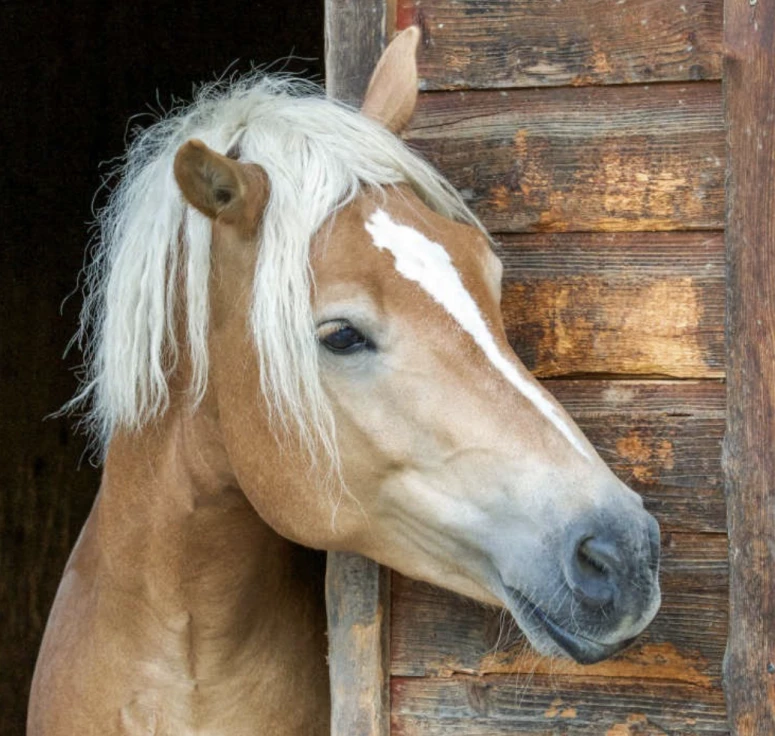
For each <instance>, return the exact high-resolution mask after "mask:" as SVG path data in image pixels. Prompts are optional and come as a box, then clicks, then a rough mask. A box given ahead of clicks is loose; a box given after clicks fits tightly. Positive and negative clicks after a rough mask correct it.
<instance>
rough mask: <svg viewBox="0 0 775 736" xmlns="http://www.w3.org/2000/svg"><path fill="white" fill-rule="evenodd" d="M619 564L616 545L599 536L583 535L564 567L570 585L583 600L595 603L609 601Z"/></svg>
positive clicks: (611, 597)
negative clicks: (565, 567)
mask: <svg viewBox="0 0 775 736" xmlns="http://www.w3.org/2000/svg"><path fill="white" fill-rule="evenodd" d="M621 566H622V560H621V557H620V555H619V553H618V551H617V549H616V545H614V544H613V543H612V542H609V541H607V540H605V539H602V538H600V537H589V536H588V537H583V538H582V539H581V540H580V541H579V543H578V544H577V545H576V547H575V550H574V552H573V556H572V559H571V560H570V561H569V564H568V566H567V569H566V576H567V578H568V582H569V583H570V586H571V588H572V589H573V590H574V591H575V592H576V593H577V594H578V595H579V596H580V597H581V598H583V599H584V600H585V601H587V602H589V603H593V604H597V605H599V606H604V605H606V604H608V603H611V602H612V601H613V599H614V595H615V593H616V586H617V581H616V579H617V570H619V569H620V568H621Z"/></svg>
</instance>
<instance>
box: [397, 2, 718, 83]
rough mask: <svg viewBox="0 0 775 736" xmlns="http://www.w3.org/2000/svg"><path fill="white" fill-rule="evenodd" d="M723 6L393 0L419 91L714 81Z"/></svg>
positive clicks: (662, 3)
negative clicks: (410, 35)
mask: <svg viewBox="0 0 775 736" xmlns="http://www.w3.org/2000/svg"><path fill="white" fill-rule="evenodd" d="M722 16H723V1H722V0H683V1H682V2H675V0H650V1H649V2H632V1H630V2H627V1H626V0H624V1H623V2H611V1H610V0H564V2H548V3H536V2H532V0H510V1H509V2H502V1H501V0H476V2H471V0H397V26H398V27H399V28H406V27H407V26H409V25H411V24H417V25H419V26H420V28H421V29H422V32H423V48H422V51H421V53H420V57H419V72H420V85H421V89H426V90H444V89H487V88H505V87H544V86H557V85H589V84H623V83H624V84H633V83H639V82H656V81H661V82H668V81H683V80H699V79H720V78H721V31H722Z"/></svg>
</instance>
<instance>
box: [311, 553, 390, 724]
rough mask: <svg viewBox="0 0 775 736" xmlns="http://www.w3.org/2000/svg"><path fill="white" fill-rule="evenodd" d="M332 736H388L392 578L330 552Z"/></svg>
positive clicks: (328, 600) (357, 558) (353, 558)
mask: <svg viewBox="0 0 775 736" xmlns="http://www.w3.org/2000/svg"><path fill="white" fill-rule="evenodd" d="M326 606H327V611H328V660H329V670H330V672H331V734H332V736H345V735H346V736H383V735H384V736H388V734H389V733H390V730H389V721H388V716H389V713H390V693H389V679H390V676H389V662H390V639H389V626H390V573H389V571H388V570H387V569H384V568H380V566H379V565H377V563H376V562H372V561H371V560H367V559H366V558H365V557H361V556H360V555H355V554H348V553H345V552H329V554H328V565H327V569H326Z"/></svg>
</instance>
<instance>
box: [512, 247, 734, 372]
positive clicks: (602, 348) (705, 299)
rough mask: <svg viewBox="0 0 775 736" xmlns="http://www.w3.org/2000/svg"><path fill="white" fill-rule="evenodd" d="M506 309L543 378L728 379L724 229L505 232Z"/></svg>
mask: <svg viewBox="0 0 775 736" xmlns="http://www.w3.org/2000/svg"><path fill="white" fill-rule="evenodd" d="M497 251H498V254H499V255H500V257H501V260H502V261H503V264H504V289H503V300H502V310H503V315H504V320H505V322H506V326H507V332H508V335H509V339H510V341H511V342H512V344H513V346H514V349H515V350H516V352H517V354H518V355H519V356H520V357H521V358H522V360H523V361H524V362H525V364H526V365H527V366H528V367H529V368H530V369H531V370H532V371H533V372H534V373H535V374H536V375H538V376H562V375H568V374H594V373H598V374H599V373H604V374H623V375H639V374H640V375H662V376H671V377H677V378H717V377H721V376H723V375H724V242H723V235H722V233H713V232H711V233H708V232H702V233H616V234H588V233H584V234H582V233H576V234H572V235H569V234H563V235H510V236H502V237H501V238H500V242H499V247H498V248H497Z"/></svg>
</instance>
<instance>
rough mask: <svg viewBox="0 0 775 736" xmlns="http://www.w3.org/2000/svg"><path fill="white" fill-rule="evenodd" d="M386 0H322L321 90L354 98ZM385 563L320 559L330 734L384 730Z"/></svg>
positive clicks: (373, 58) (381, 37)
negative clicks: (323, 87)
mask: <svg viewBox="0 0 775 736" xmlns="http://www.w3.org/2000/svg"><path fill="white" fill-rule="evenodd" d="M387 18H388V0H367V1H366V2H349V0H326V3H325V43H326V90H327V92H328V94H329V96H331V97H335V98H336V99H339V100H342V101H344V102H348V103H350V104H352V105H359V104H360V103H361V101H362V99H363V96H364V94H365V92H366V88H367V87H368V83H369V79H370V77H371V73H372V71H373V70H374V68H375V66H376V65H377V62H378V61H379V58H380V55H381V53H382V51H383V49H384V47H385V43H386V41H387V29H386V24H387V22H388V21H387ZM389 586H390V577H389V573H388V571H387V570H384V569H381V568H380V567H379V565H377V564H376V563H374V562H372V561H371V560H367V559H366V558H364V557H361V556H359V555H354V554H347V553H342V552H331V553H329V554H328V558H327V562H326V609H327V615H328V640H329V675H330V679H331V736H387V735H388V734H389V733H390V722H389V715H390V691H389V672H388V667H389V656H390V654H389V652H390V648H389V645H390V641H389V622H390V601H389Z"/></svg>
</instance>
